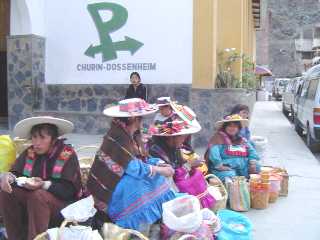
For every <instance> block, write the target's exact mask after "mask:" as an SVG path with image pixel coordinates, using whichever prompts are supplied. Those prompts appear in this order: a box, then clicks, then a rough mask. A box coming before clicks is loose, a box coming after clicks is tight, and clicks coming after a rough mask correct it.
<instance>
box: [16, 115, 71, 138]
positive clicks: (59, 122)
mask: <svg viewBox="0 0 320 240" xmlns="http://www.w3.org/2000/svg"><path fill="white" fill-rule="evenodd" d="M45 123H47V124H52V125H55V126H57V128H58V134H59V136H62V135H64V134H67V133H71V132H72V131H73V128H74V126H73V123H72V122H70V121H68V120H65V119H62V118H55V117H51V116H39V117H30V118H26V119H23V120H21V121H20V122H18V123H17V124H16V126H15V127H14V129H13V133H14V135H15V136H17V137H20V138H25V139H29V138H30V137H31V129H32V127H33V126H35V125H39V124H45Z"/></svg>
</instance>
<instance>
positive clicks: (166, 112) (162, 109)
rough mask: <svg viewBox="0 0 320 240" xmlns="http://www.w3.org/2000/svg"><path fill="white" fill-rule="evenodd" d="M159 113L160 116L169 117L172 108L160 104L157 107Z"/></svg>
mask: <svg viewBox="0 0 320 240" xmlns="http://www.w3.org/2000/svg"><path fill="white" fill-rule="evenodd" d="M159 110H160V113H161V115H162V116H165V117H169V116H170V115H171V113H172V108H171V107H170V106H169V105H168V106H161V107H159Z"/></svg>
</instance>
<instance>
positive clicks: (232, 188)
mask: <svg viewBox="0 0 320 240" xmlns="http://www.w3.org/2000/svg"><path fill="white" fill-rule="evenodd" d="M226 186H227V191H228V194H229V205H230V208H231V209H232V210H234V211H239V212H245V211H249V209H250V192H249V187H248V183H247V180H246V178H245V177H233V178H226Z"/></svg>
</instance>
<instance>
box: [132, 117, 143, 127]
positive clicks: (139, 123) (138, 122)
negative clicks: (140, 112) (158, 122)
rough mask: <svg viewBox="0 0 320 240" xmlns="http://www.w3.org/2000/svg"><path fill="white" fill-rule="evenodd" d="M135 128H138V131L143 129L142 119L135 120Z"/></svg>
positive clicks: (136, 118)
mask: <svg viewBox="0 0 320 240" xmlns="http://www.w3.org/2000/svg"><path fill="white" fill-rule="evenodd" d="M134 127H135V128H136V130H139V129H141V128H142V117H135V118H134Z"/></svg>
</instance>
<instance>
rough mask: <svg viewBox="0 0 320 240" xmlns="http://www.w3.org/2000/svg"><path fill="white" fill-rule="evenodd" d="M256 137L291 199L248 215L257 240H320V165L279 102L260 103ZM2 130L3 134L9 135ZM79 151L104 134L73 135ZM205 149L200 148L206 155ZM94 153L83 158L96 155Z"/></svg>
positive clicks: (266, 161)
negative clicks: (280, 171) (282, 172)
mask: <svg viewBox="0 0 320 240" xmlns="http://www.w3.org/2000/svg"><path fill="white" fill-rule="evenodd" d="M251 128H252V132H253V134H254V135H259V136H265V137H267V138H268V140H269V144H268V148H267V153H266V158H265V159H264V164H266V165H274V166H282V167H285V168H287V170H288V171H289V174H290V175H291V177H290V182H289V196H288V197H287V198H280V199H279V200H278V201H277V202H276V203H274V204H271V205H270V207H269V208H268V209H266V210H250V211H249V212H248V213H245V214H246V215H247V216H248V217H249V218H250V219H251V220H252V222H253V225H254V233H253V236H254V238H253V239H254V240H278V239H279V240H280V239H281V240H292V239H306V240H319V239H320V163H319V161H318V160H317V159H316V158H315V157H314V156H313V155H312V154H311V152H310V151H309V150H308V148H307V147H306V146H305V144H304V142H303V140H302V139H301V138H300V137H299V136H298V135H297V134H296V133H295V131H294V129H293V126H292V125H291V124H290V122H289V121H288V120H287V119H286V117H285V116H284V115H283V114H282V113H281V110H280V105H279V104H278V103H276V102H257V103H256V105H255V109H254V113H253V116H252V122H251ZM6 132H7V131H6V130H0V134H3V133H6ZM67 137H68V139H69V141H70V142H71V143H72V144H73V145H74V146H75V147H76V148H77V147H79V146H83V145H99V144H100V143H101V141H102V136H101V135H79V134H69V135H68V136H67ZM203 150H204V149H199V151H200V152H203ZM93 153H94V150H90V151H85V152H82V153H81V154H80V155H89V154H93Z"/></svg>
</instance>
